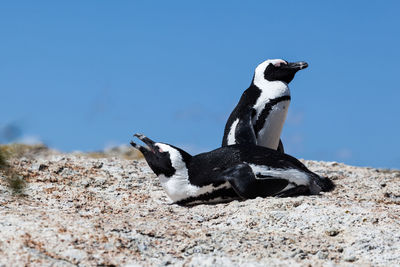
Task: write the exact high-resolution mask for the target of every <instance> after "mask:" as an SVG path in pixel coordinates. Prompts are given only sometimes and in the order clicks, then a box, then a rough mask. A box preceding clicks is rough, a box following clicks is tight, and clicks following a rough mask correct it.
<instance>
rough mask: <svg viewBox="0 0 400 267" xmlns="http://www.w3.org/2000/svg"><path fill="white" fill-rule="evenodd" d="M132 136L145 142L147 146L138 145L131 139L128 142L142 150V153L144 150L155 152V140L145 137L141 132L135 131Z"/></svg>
mask: <svg viewBox="0 0 400 267" xmlns="http://www.w3.org/2000/svg"><path fill="white" fill-rule="evenodd" d="M133 136H135V137H137V138H139V140H141V141H142V142H143V143H145V144H146V145H147V146H148V147H145V146H141V145H138V144H136V143H135V142H133V141H131V143H130V144H131V146H133V147H134V148H136V149H139V150H140V152H142V153H143V154H144V153H146V152H153V153H156V151H157V149H156V148H155V146H154V144H155V142H154V141H153V140H151V139H150V138H148V137H146V136H145V135H143V134H138V133H136V134H134V135H133Z"/></svg>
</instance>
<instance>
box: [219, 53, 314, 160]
mask: <svg viewBox="0 0 400 267" xmlns="http://www.w3.org/2000/svg"><path fill="white" fill-rule="evenodd" d="M307 67H308V64H307V63H306V62H295V63H289V62H287V61H285V60H282V59H269V60H266V61H264V62H263V63H261V64H260V65H258V66H257V68H256V70H255V71H254V77H253V81H252V82H251V85H250V87H249V88H248V89H247V90H246V91H244V93H243V94H242V97H241V98H240V100H239V103H238V104H237V106H236V107H235V109H234V110H233V111H232V113H231V115H230V116H229V119H228V121H227V123H226V125H225V130H224V137H223V140H222V146H228V145H234V144H256V145H259V146H264V147H267V148H270V149H274V150H278V151H279V152H281V153H284V149H283V144H282V142H281V140H280V136H281V132H282V128H283V124H284V122H285V119H286V115H287V111H288V107H289V104H290V91H289V87H288V84H289V83H290V82H291V81H292V80H293V78H294V75H295V74H296V72H297V71H299V70H301V69H305V68H307ZM249 130H250V131H253V132H249ZM254 137H255V139H254Z"/></svg>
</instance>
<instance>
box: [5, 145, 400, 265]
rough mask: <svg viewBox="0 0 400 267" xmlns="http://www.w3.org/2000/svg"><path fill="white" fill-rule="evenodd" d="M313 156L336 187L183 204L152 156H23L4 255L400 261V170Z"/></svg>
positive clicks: (110, 260)
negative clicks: (150, 161)
mask: <svg viewBox="0 0 400 267" xmlns="http://www.w3.org/2000/svg"><path fill="white" fill-rule="evenodd" d="M303 162H304V163H305V164H306V165H307V166H308V167H309V168H310V169H311V170H313V171H314V172H316V173H318V174H320V175H324V176H327V177H329V178H331V179H332V180H333V181H334V182H335V183H336V185H337V187H336V189H335V190H334V191H333V192H329V193H324V194H321V195H318V196H299V197H292V198H273V197H270V198H257V199H253V200H246V201H233V202H229V203H222V204H216V205H197V206H193V207H183V206H178V205H175V204H171V203H170V201H169V200H168V198H167V196H166V194H165V193H164V191H163V189H162V188H161V187H160V184H159V182H158V180H157V178H156V177H155V175H154V174H153V173H152V172H151V170H150V169H149V167H148V166H147V164H146V162H145V161H143V160H126V159H122V158H118V157H109V158H93V157H89V156H88V155H84V154H60V153H55V152H53V153H49V154H44V155H36V156H30V157H23V158H20V159H14V160H12V162H11V164H12V165H13V166H14V167H15V168H16V169H17V170H18V172H19V173H20V174H21V175H22V176H23V177H24V179H25V180H26V182H27V184H26V188H25V189H24V191H23V194H22V195H16V194H13V193H12V192H11V191H10V189H9V188H8V187H7V184H6V183H5V182H4V179H1V180H0V266H3V265H4V266H23V265H30V266H50V265H51V266H75V265H79V266H96V265H108V266H164V265H171V266H244V265H245V266H353V265H357V266H399V265H400V172H399V171H395V170H391V171H390V170H379V169H372V168H360V167H352V166H346V165H344V164H340V163H334V162H315V161H303ZM2 178H4V177H2Z"/></svg>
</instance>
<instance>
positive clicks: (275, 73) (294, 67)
mask: <svg viewBox="0 0 400 267" xmlns="http://www.w3.org/2000/svg"><path fill="white" fill-rule="evenodd" d="M307 67H308V64H307V63H306V62H304V61H299V62H292V63H291V62H287V61H286V60H283V59H268V60H266V61H264V62H263V63H261V64H260V65H258V66H257V68H256V70H255V72H254V81H255V82H256V81H259V82H265V81H268V82H273V81H281V82H284V83H286V84H288V83H290V82H291V81H292V80H293V78H294V75H295V74H296V72H297V71H299V70H302V69H305V68H307Z"/></svg>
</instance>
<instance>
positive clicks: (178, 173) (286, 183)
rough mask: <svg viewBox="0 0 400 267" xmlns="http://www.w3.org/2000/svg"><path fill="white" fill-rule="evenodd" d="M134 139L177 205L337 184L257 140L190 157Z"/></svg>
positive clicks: (306, 190)
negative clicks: (260, 143) (253, 143)
mask: <svg viewBox="0 0 400 267" xmlns="http://www.w3.org/2000/svg"><path fill="white" fill-rule="evenodd" d="M135 136H136V137H137V138H139V139H140V140H141V141H143V142H144V143H145V144H146V145H147V146H141V145H138V144H136V143H134V142H133V141H132V142H131V145H132V146H133V147H135V148H136V149H139V150H140V151H141V152H142V153H143V155H144V157H145V159H146V161H147V163H148V164H149V166H150V168H151V169H152V170H153V172H154V173H155V174H156V175H157V176H158V178H159V179H160V182H161V185H162V187H163V188H164V189H165V191H166V193H167V195H168V196H169V198H170V199H171V200H172V201H174V202H175V203H177V204H196V203H204V202H221V201H227V200H232V199H238V198H242V199H248V198H256V197H266V196H281V197H285V196H295V195H300V194H306V195H307V194H318V193H319V192H321V191H330V190H332V189H333V188H334V184H333V183H332V181H331V180H329V179H328V178H324V177H320V176H318V175H317V174H315V173H313V172H312V171H310V170H309V169H307V168H306V166H304V165H303V164H302V163H301V162H300V161H298V160H297V159H295V158H294V157H291V156H289V155H286V154H282V153H279V152H277V151H276V150H273V149H269V148H265V147H261V146H255V145H232V146H226V147H221V148H218V149H215V150H213V151H210V152H206V153H202V154H199V155H196V156H191V155H190V154H188V153H187V152H185V151H183V150H182V149H180V148H177V147H175V146H172V145H169V144H165V143H158V142H157V143H156V142H154V141H152V140H151V139H149V138H147V137H146V136H144V135H142V134H135Z"/></svg>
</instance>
